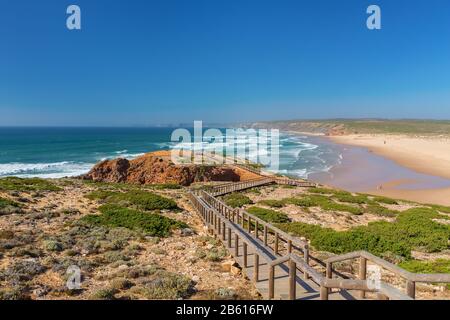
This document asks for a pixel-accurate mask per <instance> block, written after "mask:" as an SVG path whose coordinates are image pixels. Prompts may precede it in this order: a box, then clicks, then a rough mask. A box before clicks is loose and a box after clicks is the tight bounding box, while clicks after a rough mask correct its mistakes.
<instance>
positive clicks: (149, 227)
mask: <svg viewBox="0 0 450 320" xmlns="http://www.w3.org/2000/svg"><path fill="white" fill-rule="evenodd" d="M99 210H100V212H101V214H99V215H87V216H84V217H83V218H82V221H84V222H86V223H88V224H92V225H99V226H106V227H112V228H116V227H124V228H128V229H132V230H141V231H144V232H145V233H146V234H147V235H150V236H158V237H167V236H169V235H170V233H171V230H173V229H175V228H187V225H186V224H185V223H183V222H179V221H176V220H173V219H170V218H167V217H164V216H161V215H159V214H155V213H146V212H142V211H138V210H133V209H128V208H122V207H120V206H117V205H111V204H110V205H104V206H101V207H100V208H99Z"/></svg>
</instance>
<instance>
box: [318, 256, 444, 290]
mask: <svg viewBox="0 0 450 320" xmlns="http://www.w3.org/2000/svg"><path fill="white" fill-rule="evenodd" d="M360 257H363V258H366V259H367V260H369V261H371V262H372V263H375V264H377V265H379V266H381V267H383V268H384V269H386V270H389V271H391V272H393V273H395V274H397V275H399V276H401V277H403V278H405V279H407V280H410V281H414V282H424V283H433V282H440V283H450V274H446V273H434V274H426V273H412V272H409V271H407V270H405V269H402V268H400V267H399V266H396V265H395V264H392V263H390V262H388V261H386V260H383V259H381V258H379V257H377V256H375V255H373V254H371V253H370V252H367V251H364V250H362V251H354V252H349V253H346V254H342V255H338V256H334V257H331V258H328V259H326V260H325V262H326V263H335V262H342V261H346V260H351V259H356V258H360Z"/></svg>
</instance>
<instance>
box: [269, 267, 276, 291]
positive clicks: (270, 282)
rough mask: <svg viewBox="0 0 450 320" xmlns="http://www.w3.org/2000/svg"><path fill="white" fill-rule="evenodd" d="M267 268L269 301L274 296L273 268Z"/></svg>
mask: <svg viewBox="0 0 450 320" xmlns="http://www.w3.org/2000/svg"><path fill="white" fill-rule="evenodd" d="M269 268H270V270H269V299H273V297H274V296H275V286H274V285H275V283H274V282H275V266H270V267H269Z"/></svg>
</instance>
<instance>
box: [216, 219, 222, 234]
mask: <svg viewBox="0 0 450 320" xmlns="http://www.w3.org/2000/svg"><path fill="white" fill-rule="evenodd" d="M217 234H219V235H220V234H222V220H221V218H218V219H217Z"/></svg>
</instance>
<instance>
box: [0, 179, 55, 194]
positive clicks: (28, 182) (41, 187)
mask: <svg viewBox="0 0 450 320" xmlns="http://www.w3.org/2000/svg"><path fill="white" fill-rule="evenodd" d="M0 190H2V191H21V192H27V191H60V190H62V189H61V188H60V187H58V186H56V185H55V184H53V183H52V182H50V181H49V180H44V179H39V178H17V177H7V178H1V179H0Z"/></svg>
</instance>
